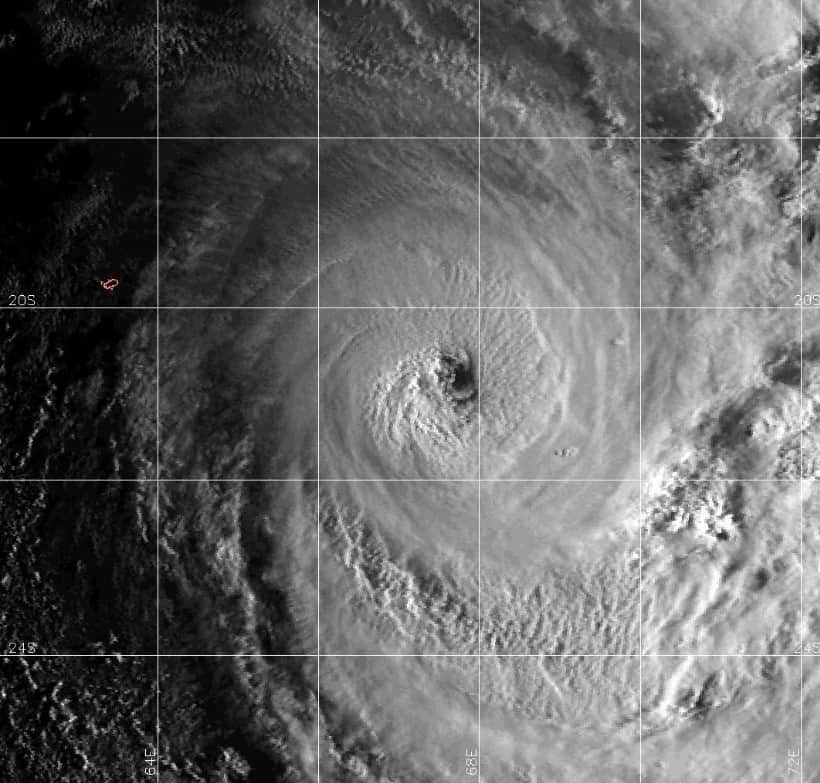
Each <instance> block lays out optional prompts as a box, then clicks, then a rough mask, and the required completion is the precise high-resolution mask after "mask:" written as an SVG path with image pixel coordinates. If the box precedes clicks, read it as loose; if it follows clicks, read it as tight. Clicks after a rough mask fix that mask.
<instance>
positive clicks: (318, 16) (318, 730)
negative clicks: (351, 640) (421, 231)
mask: <svg viewBox="0 0 820 783" xmlns="http://www.w3.org/2000/svg"><path fill="white" fill-rule="evenodd" d="M321 24H322V3H321V0H316V136H317V138H316V140H315V143H316V307H317V310H316V781H317V783H321V780H322V737H321V722H322V701H321V696H320V691H321V682H322V674H321V665H322V658H321V651H322V645H321V628H322V612H321V600H322V578H321V563H322V511H321V509H322V503H321V498H322V474H321V464H322V459H321V444H322V418H321V399H322V337H321V334H322V310H321V305H322V295H321V285H322V250H321V241H322V231H321V226H322V220H321V199H320V194H321V191H320V182H321V159H322V156H321V147H322V139H321V134H322V129H321V120H320V117H321V111H322V104H321V92H322V76H321V73H322V43H321V37H322V36H321Z"/></svg>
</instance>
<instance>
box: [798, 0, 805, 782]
mask: <svg viewBox="0 0 820 783" xmlns="http://www.w3.org/2000/svg"><path fill="white" fill-rule="evenodd" d="M803 24H804V20H803V0H800V110H799V113H798V123H799V132H800V150H799V172H800V174H799V176H800V180H799V189H800V190H799V193H800V196H799V200H798V204H799V209H800V226H799V230H800V239H799V241H800V418H799V422H800V423H799V431H800V445H799V448H798V466H797V474H798V477H799V478H800V479H802V478H803V309H804V308H803V77H804V67H805V64H804V60H803V48H804V45H805V44H804V37H803V36H804V33H805V31H804V29H803ZM804 531H805V528H804V522H803V482H802V480H801V482H800V625H799V634H800V783H803V757H804V755H805V753H804V749H803V658H804V656H803V652H804V648H805V644H804V639H803V632H804V620H803V618H804V614H803V611H804V606H803V574H804V571H805V560H804V552H803V538H804Z"/></svg>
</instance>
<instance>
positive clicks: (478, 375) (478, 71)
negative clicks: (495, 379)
mask: <svg viewBox="0 0 820 783" xmlns="http://www.w3.org/2000/svg"><path fill="white" fill-rule="evenodd" d="M476 7H477V9H478V33H477V35H478V52H477V62H476V78H477V82H478V94H477V101H476V102H477V104H478V105H477V111H476V132H477V138H476V144H477V147H478V182H477V185H476V191H477V218H478V237H477V243H478V318H477V320H478V345H477V347H476V384H477V385H478V400H477V406H476V409H477V411H478V478H479V479H480V478H481V392H482V389H481V0H476ZM476 499H477V502H478V508H477V514H478V535H477V544H478V560H477V572H478V573H477V576H476V583H477V589H478V596H477V598H478V609H477V612H478V623H477V627H478V638H477V639H476V653H477V654H478V656H479V657H478V658H476V669H477V672H478V677H477V685H478V688H477V698H476V706H477V710H478V724H477V737H476V742H477V745H478V747H477V748H476V753H477V754H478V758H477V773H476V777H477V778H478V781H479V783H481V761H482V759H481V652H482V648H483V639H484V637H483V627H482V624H481V491H480V485H479V491H478V492H477V493H476Z"/></svg>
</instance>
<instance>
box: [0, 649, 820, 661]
mask: <svg viewBox="0 0 820 783" xmlns="http://www.w3.org/2000/svg"><path fill="white" fill-rule="evenodd" d="M800 657H801V653H785V652H783V653H777V652H760V653H702V652H691V651H690V652H674V653H637V652H636V653H592V652H562V653H545V652H540V653H502V652H498V653H475V652H464V653H427V652H406V653H319V654H317V653H310V652H304V653H235V652H234V653H228V652H225V653H204V652H196V653H183V652H175V653H159V654H158V655H157V654H156V653H121V652H107V653H71V652H65V653H32V654H28V653H26V654H17V653H0V659H2V660H16V659H18V658H491V659H497V658H800ZM802 657H805V658H820V653H805V654H802Z"/></svg>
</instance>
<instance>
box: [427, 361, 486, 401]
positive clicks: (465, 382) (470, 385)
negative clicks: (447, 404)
mask: <svg viewBox="0 0 820 783" xmlns="http://www.w3.org/2000/svg"><path fill="white" fill-rule="evenodd" d="M434 372H435V375H436V377H437V379H438V382H439V384H440V386H441V389H442V392H443V393H444V395H445V396H446V397H449V398H450V399H451V400H453V401H454V402H455V403H464V402H469V401H470V400H473V399H475V398H476V397H477V396H478V387H477V384H476V381H475V377H474V374H473V363H472V360H471V358H470V355H469V354H468V353H467V352H466V351H460V352H453V353H450V352H446V351H442V352H441V353H440V354H439V355H438V357H437V360H436V366H435V370H434Z"/></svg>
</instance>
